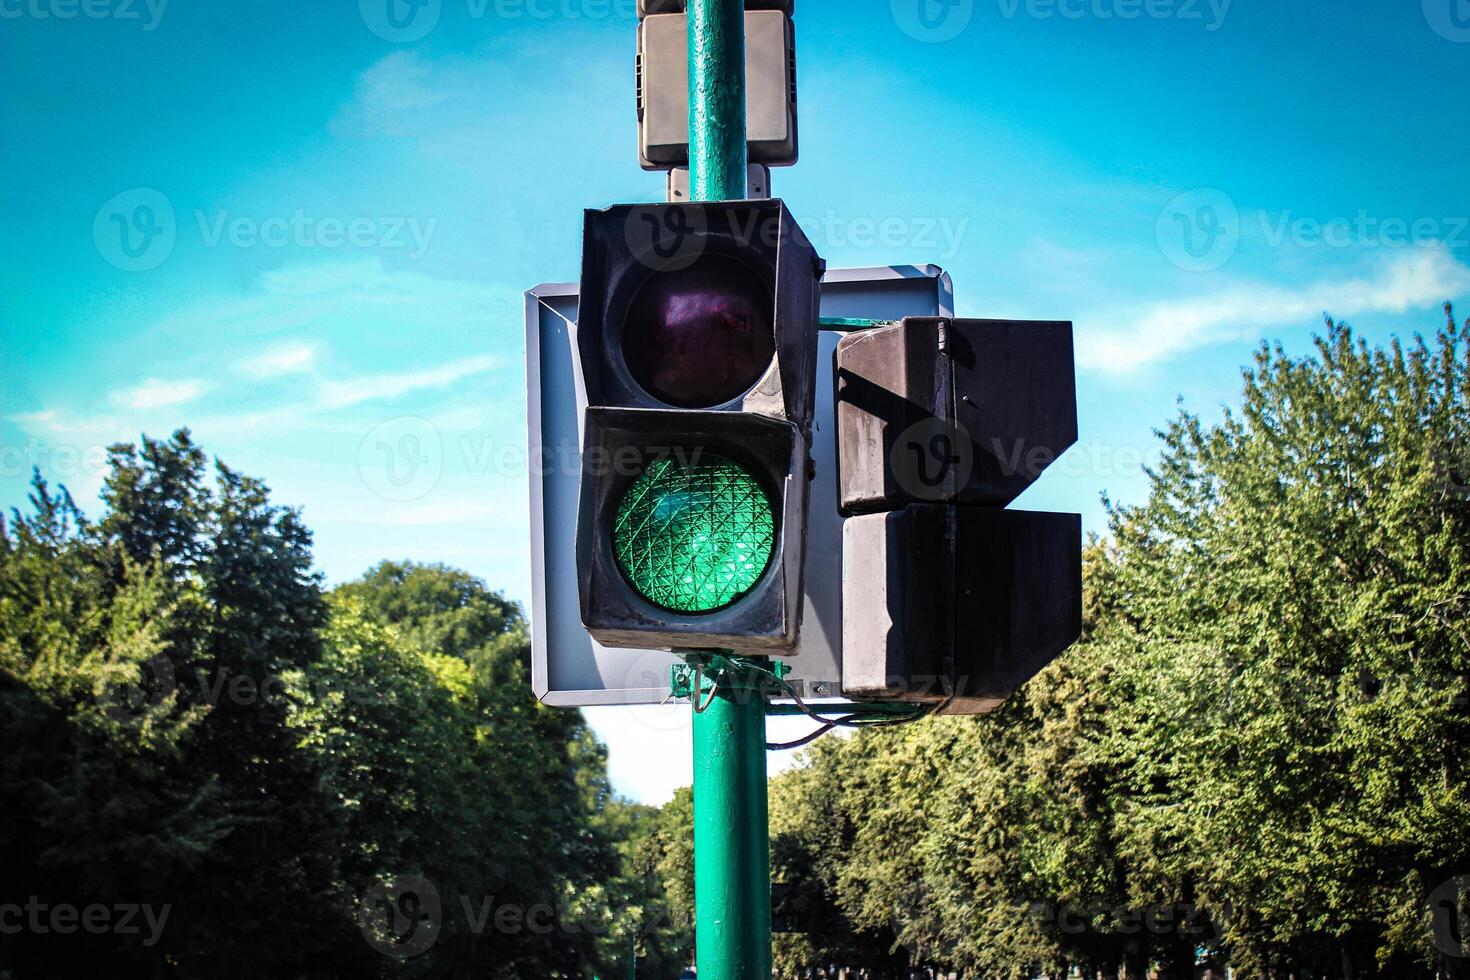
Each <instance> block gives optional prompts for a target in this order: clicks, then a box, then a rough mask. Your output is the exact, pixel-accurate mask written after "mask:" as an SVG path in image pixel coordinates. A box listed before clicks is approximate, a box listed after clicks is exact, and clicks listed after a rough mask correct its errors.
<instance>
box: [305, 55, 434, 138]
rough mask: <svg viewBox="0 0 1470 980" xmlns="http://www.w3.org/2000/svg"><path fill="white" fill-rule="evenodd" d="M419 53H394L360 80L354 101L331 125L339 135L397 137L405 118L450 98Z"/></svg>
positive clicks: (359, 77)
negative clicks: (440, 87)
mask: <svg viewBox="0 0 1470 980" xmlns="http://www.w3.org/2000/svg"><path fill="white" fill-rule="evenodd" d="M434 75H435V70H434V69H432V68H431V67H430V66H428V65H426V64H424V62H423V61H422V60H421V59H420V58H419V56H418V54H417V53H416V52H412V51H395V52H394V53H392V54H390V55H388V56H387V57H385V58H383V59H382V60H381V61H379V62H378V63H377V64H374V65H373V66H371V67H370V68H368V69H367V70H366V71H364V72H363V73H362V74H361V75H359V76H358V77H357V88H356V90H355V91H354V92H353V96H352V101H351V102H349V103H348V104H347V105H346V106H344V107H343V108H342V109H341V111H340V112H339V113H338V115H337V117H336V118H335V119H333V120H332V122H331V127H330V128H331V130H332V131H333V133H334V134H338V135H351V134H357V135H364V136H375V135H397V134H398V132H399V130H400V126H399V122H400V121H401V120H402V119H403V118H404V117H405V116H413V115H417V114H421V113H422V112H423V110H425V109H429V108H432V107H433V106H435V105H438V104H439V103H441V102H443V101H445V100H446V99H447V98H449V95H448V93H446V92H444V91H442V90H440V89H439V88H437V87H436V86H437V84H438V83H437V82H436V80H435V78H434Z"/></svg>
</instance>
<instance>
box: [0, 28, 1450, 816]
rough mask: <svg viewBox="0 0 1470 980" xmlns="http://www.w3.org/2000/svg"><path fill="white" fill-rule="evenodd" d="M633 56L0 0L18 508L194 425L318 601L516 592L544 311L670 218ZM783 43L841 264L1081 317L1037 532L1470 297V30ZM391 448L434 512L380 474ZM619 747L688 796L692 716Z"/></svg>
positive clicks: (11, 436)
mask: <svg viewBox="0 0 1470 980" xmlns="http://www.w3.org/2000/svg"><path fill="white" fill-rule="evenodd" d="M389 4H393V5H394V6H393V8H392V9H393V12H394V13H395V14H396V15H397V16H396V20H390V19H389V17H388V13H389V11H390V8H389ZM921 4H922V5H923V6H921ZM921 14H923V16H922V17H921V16H920V15H921ZM395 23H396V24H398V25H401V26H398V27H395V26H394V24H395ZM634 25H635V21H634V18H633V15H632V0H422V2H421V3H420V4H419V6H416V7H415V6H410V5H409V2H408V0H361V2H360V3H359V2H354V0H332V2H322V3H309V4H307V3H287V2H284V0H262V2H257V3H249V4H222V3H200V2H199V0H151V2H145V0H0V38H3V41H0V59H3V62H0V63H3V71H4V77H5V79H6V84H5V86H4V87H3V89H0V175H3V180H0V227H3V228H4V231H5V233H4V234H3V235H0V260H3V265H4V268H5V269H6V271H7V275H5V277H4V279H3V281H0V354H3V368H0V504H4V505H6V506H7V507H8V506H12V505H17V504H20V503H21V502H22V501H23V500H24V492H25V484H26V481H27V479H28V475H29V472H30V468H31V466H32V465H37V466H39V467H40V468H41V470H42V471H43V473H45V474H46V475H47V476H48V477H50V478H52V479H54V480H57V481H60V482H64V483H66V484H68V485H69V486H71V487H72V489H73V490H74V492H75V493H76V494H77V496H78V499H79V500H81V501H82V502H83V504H84V506H91V507H94V508H95V499H96V492H97V490H98V487H99V486H100V482H101V478H102V469H101V466H100V461H101V456H102V447H105V446H106V445H107V444H109V443H111V442H114V441H117V440H119V439H136V438H137V436H138V434H139V433H141V432H148V433H150V434H164V433H166V432H167V431H169V430H171V429H173V428H175V427H177V426H179V425H189V426H190V427H192V428H193V429H194V431H195V434H196V436H197V437H198V438H199V440H200V441H201V442H202V443H203V444H204V446H205V447H206V448H207V449H208V450H209V451H210V452H212V453H215V454H217V455H219V456H220V457H221V458H223V459H225V460H226V461H228V462H229V463H230V464H231V465H233V466H235V467H237V468H241V469H244V470H246V471H247V472H250V473H252V474H255V475H258V476H261V477H263V478H264V479H265V480H266V481H267V482H268V483H269V484H270V485H271V487H273V488H274V491H275V494H276V497H277V499H278V500H280V501H282V502H286V503H291V504H297V505H301V506H302V507H304V509H305V513H306V517H307V520H308V522H309V523H310V525H311V526H312V527H313V528H314V529H315V531H316V553H317V558H318V562H319V564H320V566H321V568H322V569H323V571H324V572H325V573H326V575H327V577H328V579H329V580H331V581H341V580H345V579H349V578H352V577H354V576H356V575H358V574H360V573H361V572H362V571H363V570H364V569H366V568H367V567H368V566H369V565H371V564H373V563H374V562H376V561H378V560H380V559H382V558H388V557H392V558H413V559H418V560H425V561H431V560H432V561H445V562H449V563H451V564H455V565H459V566H462V567H465V568H467V569H470V570H471V571H473V572H475V573H476V574H479V575H481V576H483V577H484V578H485V579H486V580H488V581H489V582H490V583H491V584H492V585H494V586H495V587H497V588H502V589H504V590H505V591H506V592H507V593H508V594H510V595H511V596H514V597H516V598H519V599H525V598H526V597H528V595H529V588H528V575H529V550H528V545H527V540H528V535H529V528H528V519H527V494H526V478H525V473H524V466H523V464H521V463H520V459H522V458H523V457H522V455H521V454H522V453H523V452H524V441H525V412H524V397H525V395H524V380H523V354H524V352H523V344H522V340H521V335H522V325H521V312H522V307H521V292H522V290H524V289H526V288H527V287H529V286H532V285H534V284H536V283H538V282H542V281H564V280H570V279H574V278H575V277H576V274H577V267H578V250H579V241H578V239H579V233H580V211H581V209H582V208H584V207H600V206H605V205H608V204H613V203H618V202H624V201H648V200H656V199H658V198H659V196H660V194H661V190H662V177H661V175H658V174H649V173H645V172H642V171H640V170H639V169H638V167H637V163H636V153H635V121H634V111H633V109H634V105H633V91H632V78H633V47H634ZM796 25H797V38H798V68H799V76H798V82H799V93H800V95H799V98H800V119H801V139H802V144H801V153H802V159H801V162H800V164H799V165H798V166H796V167H795V168H791V169H783V170H778V171H776V172H775V174H774V175H773V185H774V190H775V193H776V194H777V195H778V196H781V197H783V198H785V199H786V200H787V202H788V204H789V205H790V206H791V209H792V210H793V212H794V213H795V214H796V215H797V216H798V217H799V218H800V219H801V220H802V222H803V224H804V225H805V226H806V227H807V228H808V231H809V232H810V234H811V236H812V238H813V240H814V242H815V243H816V244H817V246H818V248H819V250H820V251H821V252H822V254H823V255H824V257H825V258H826V259H827V260H828V262H829V264H831V265H833V266H863V265H880V264H887V263H917V262H930V263H934V264H937V265H940V266H943V267H944V268H946V269H947V270H949V272H950V274H951V275H952V276H953V279H954V283H955V292H956V300H957V307H958V309H959V312H960V313H961V314H962V315H975V316H993V317H1012V316H1014V317H1035V318H1047V319H1071V320H1073V321H1074V322H1075V324H1076V340H1077V353H1078V368H1079V375H1078V385H1079V411H1080V415H1081V429H1082V439H1081V442H1080V444H1079V446H1078V447H1077V448H1076V449H1074V450H1073V451H1072V453H1071V454H1069V455H1068V456H1067V457H1064V458H1063V459H1062V460H1061V461H1059V462H1058V463H1057V464H1056V466H1055V467H1054V468H1053V470H1052V471H1051V472H1050V473H1049V474H1048V477H1047V479H1046V480H1045V481H1044V482H1043V483H1042V484H1039V485H1038V486H1036V487H1034V488H1033V489H1032V490H1031V491H1030V492H1028V494H1027V495H1026V496H1025V497H1024V498H1022V500H1021V501H1020V502H1019V505H1020V506H1023V507H1031V508H1035V509H1055V510H1075V511H1081V512H1082V513H1083V514H1084V521H1085V524H1086V526H1087V528H1088V529H1089V530H1102V527H1103V521H1102V510H1101V507H1100V505H1099V503H1098V501H1099V496H1100V494H1102V493H1103V492H1107V493H1108V494H1109V495H1111V496H1112V497H1113V498H1114V499H1116V500H1120V501H1123V502H1128V501H1134V500H1137V499H1139V497H1140V495H1141V493H1142V492H1143V487H1144V483H1143V479H1142V476H1141V472H1140V466H1141V464H1142V463H1143V462H1144V461H1146V460H1147V459H1148V457H1149V455H1150V454H1151V453H1152V452H1153V451H1154V449H1155V442H1154V439H1153V436H1152V430H1153V428H1154V427H1156V426H1157V425H1159V424H1160V423H1161V422H1162V421H1163V420H1165V419H1166V418H1167V417H1168V416H1169V415H1170V414H1171V413H1172V412H1173V411H1174V406H1175V401H1176V398H1179V397H1181V396H1182V397H1183V399H1184V401H1185V403H1186V404H1187V405H1188V406H1189V407H1191V408H1193V409H1197V410H1200V411H1202V412H1204V413H1205V414H1207V415H1208V414H1212V413H1214V412H1216V411H1218V409H1219V406H1221V405H1222V404H1228V403H1230V402H1232V401H1233V400H1234V399H1235V397H1236V393H1237V391H1238V368H1239V367H1240V366H1241V365H1242V364H1245V363H1246V362H1247V361H1248V360H1249V357H1250V352H1251V349H1252V347H1253V346H1254V345H1255V344H1256V343H1257V342H1258V341H1259V340H1260V339H1261V338H1263V337H1270V338H1280V339H1281V340H1282V341H1283V342H1284V343H1285V344H1286V346H1287V347H1288V349H1290V350H1298V351H1299V350H1303V349H1304V348H1305V346H1306V345H1307V343H1308V342H1309V338H1310V334H1311V332H1312V331H1313V330H1314V329H1316V328H1318V327H1319V326H1320V318H1321V315H1322V314H1323V313H1324V312H1331V313H1333V314H1334V315H1336V316H1338V317H1341V318H1345V319H1348V320H1349V321H1351V322H1353V323H1354V324H1355V325H1357V326H1358V327H1360V328H1361V329H1363V330H1364V332H1365V333H1367V334H1368V335H1369V336H1370V337H1372V338H1375V339H1382V338H1385V337H1387V336H1388V335H1390V334H1392V333H1399V334H1407V333H1410V332H1412V331H1415V330H1425V331H1427V330H1432V329H1433V328H1434V327H1435V326H1436V325H1437V324H1438V323H1439V322H1440V320H1441V315H1440V313H1439V312H1438V310H1439V306H1440V304H1441V303H1442V302H1443V301H1445V300H1456V299H1464V298H1466V294H1467V291H1470V197H1467V195H1466V193H1465V188H1466V187H1467V183H1470V182H1467V172H1466V171H1467V161H1470V126H1467V122H1470V119H1467V116H1470V108H1467V103H1466V101H1465V99H1464V90H1465V77H1466V70H1467V67H1470V2H1467V0H1422V2H1420V0H1405V2H1400V3H1393V4H1383V3H1370V2H1367V0H1348V2H1331V3H1329V2H1326V0H1300V2H1295V3H1283V2H1280V0H1229V2H1227V0H892V2H891V3H890V2H887V0H865V2H862V3H856V2H846V3H843V2H838V0H801V2H800V3H799V4H798V5H797V11H796ZM124 232H126V238H125V237H124ZM1462 305H1464V306H1466V307H1467V308H1470V303H1465V304H1462ZM1467 311H1470V310H1467ZM412 420H425V421H427V423H428V425H427V426H425V425H423V424H422V423H420V422H417V421H412ZM385 435H386V436H389V437H391V438H392V439H395V440H396V439H400V438H402V437H404V436H409V437H414V438H419V440H420V441H419V443H418V444H417V445H419V446H420V447H421V448H423V449H424V450H425V452H428V453H429V454H430V456H431V457H432V458H433V460H434V461H435V463H434V466H433V467H432V468H431V469H432V475H433V479H432V481H431V482H429V483H418V484H414V485H413V486H410V487H408V488H406V489H405V488H404V487H402V486H399V485H398V484H396V483H395V482H394V481H393V480H392V479H390V478H389V477H390V476H391V475H392V474H391V473H389V472H387V471H385V461H384V460H382V459H377V458H375V457H374V449H373V447H374V446H375V445H376V444H377V442H379V441H382V438H383V437H384V436H385ZM591 717H592V721H593V723H594V725H596V726H597V727H598V730H599V731H600V732H601V733H602V734H603V736H604V737H605V738H606V739H607V740H608V742H609V745H610V746H611V749H612V755H613V760H612V762H613V768H612V771H613V777H614V780H615V782H616V784H617V785H618V786H619V788H620V789H622V790H624V791H625V792H628V793H630V794H633V795H635V796H638V797H640V798H645V799H650V800H658V799H661V798H663V797H664V796H666V795H667V793H668V792H669V791H670V790H671V788H672V787H673V786H675V785H678V784H679V783H681V782H685V781H687V778H688V775H687V774H688V756H687V745H686V740H684V739H682V738H669V737H668V734H669V732H670V731H673V730H677V729H678V728H679V726H680V725H681V724H682V718H676V717H673V716H670V715H669V714H668V713H667V712H665V713H664V714H662V715H658V714H655V713H650V712H642V713H639V712H631V711H628V710H626V709H601V710H599V711H596V712H592V713H591Z"/></svg>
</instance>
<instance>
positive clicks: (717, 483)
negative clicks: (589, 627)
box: [613, 453, 776, 613]
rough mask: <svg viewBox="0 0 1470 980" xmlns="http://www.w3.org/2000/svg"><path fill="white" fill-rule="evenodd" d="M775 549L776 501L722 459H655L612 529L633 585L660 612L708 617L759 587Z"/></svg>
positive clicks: (616, 548)
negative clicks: (773, 508) (662, 610)
mask: <svg viewBox="0 0 1470 980" xmlns="http://www.w3.org/2000/svg"><path fill="white" fill-rule="evenodd" d="M775 544H776V519H775V515H774V513H773V512H772V510H771V501H770V499H769V498H768V497H767V496H766V492H765V490H764V489H762V488H761V485H760V483H759V482H758V481H757V480H756V478H755V476H754V475H752V474H751V472H750V471H749V470H747V469H746V468H745V467H743V466H741V465H740V464H739V463H735V462H733V461H731V460H728V459H726V458H724V457H723V456H715V455H711V454H710V453H697V454H691V455H690V457H689V458H687V459H678V458H675V457H664V458H662V459H658V460H655V461H654V462H653V463H652V464H650V465H649V467H648V468H647V469H646V470H644V471H643V473H642V474H641V475H640V476H639V477H638V479H636V480H634V481H633V483H632V484H630V485H629V487H628V489H627V490H626V491H625V492H624V493H623V497H622V500H621V501H619V502H618V510H617V517H616V518H615V520H614V523H613V553H614V554H615V555H616V557H617V560H618V564H619V565H620V566H621V567H622V570H623V574H624V575H625V576H626V577H627V579H628V583H629V584H630V585H632V586H633V588H634V589H635V590H636V591H637V592H638V594H639V595H641V596H642V597H643V598H645V599H647V600H648V601H649V602H651V603H653V604H654V605H655V606H658V607H659V608H661V609H667V610H670V611H672V612H681V613H707V612H714V611H715V610H717V609H723V608H725V607H726V606H729V605H730V604H732V603H734V602H736V601H737V600H739V599H740V597H741V596H743V595H745V594H746V593H747V592H749V591H750V590H751V589H752V588H754V587H755V584H756V582H758V581H760V577H761V575H763V574H764V573H765V570H766V566H767V565H768V564H770V561H771V554H772V552H773V551H774V550H775Z"/></svg>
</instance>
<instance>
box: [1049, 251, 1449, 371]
mask: <svg viewBox="0 0 1470 980" xmlns="http://www.w3.org/2000/svg"><path fill="white" fill-rule="evenodd" d="M1466 288H1470V267H1467V266H1465V265H1462V264H1461V263H1459V262H1457V261H1456V260H1455V258H1454V257H1453V256H1452V255H1451V254H1450V253H1449V251H1448V250H1445V249H1442V248H1425V249H1416V250H1414V251H1411V252H1403V253H1399V254H1396V255H1393V256H1389V257H1387V258H1386V259H1384V260H1383V261H1382V262H1381V264H1380V265H1379V267H1378V268H1377V269H1376V270H1375V273H1374V274H1372V275H1369V276H1363V277H1358V278H1348V279H1329V280H1322V281H1320V282H1317V283H1314V284H1310V285H1306V286H1303V287H1299V288H1290V287H1282V286H1273V285H1267V284H1263V283H1237V284H1233V285H1231V286H1228V287H1226V288H1224V289H1220V290H1217V291H1215V292H1212V293H1208V294H1205V295H1200V296H1195V297H1191V298H1188V299H1182V300H1165V301H1163V302H1158V303H1151V304H1147V305H1143V306H1136V307H1130V308H1122V309H1114V310H1110V311H1104V312H1101V313H1098V314H1094V315H1092V316H1087V317H1079V318H1078V320H1077V323H1078V330H1077V355H1078V363H1079V365H1080V366H1082V367H1084V368H1094V369H1097V370H1101V371H1112V372H1124V371H1131V370H1134V369H1137V368H1140V367H1143V366H1145V365H1148V364H1153V363H1156V362H1159V361H1163V360H1167V359H1168V358H1171V357H1174V356H1176V355H1178V354H1182V353H1184V352H1186V351H1190V350H1194V349H1195V348H1198V347H1204V346H1207V345H1209V344H1216V343H1222V342H1226V341H1231V340H1239V339H1241V338H1245V337H1256V336H1259V335H1260V334H1261V332H1262V330H1263V328H1266V327H1273V326H1281V325H1283V324H1293V323H1300V322H1303V321H1306V320H1310V319H1312V318H1314V317H1317V316H1321V315H1322V314H1323V313H1330V314H1331V315H1332V316H1334V317H1341V318H1350V317H1354V316H1359V315H1362V314H1366V313H1404V312H1407V311H1408V310H1411V309H1416V308H1420V307H1428V306H1435V305H1438V304H1439V303H1441V302H1443V301H1445V300H1448V299H1453V298H1454V296H1455V294H1456V293H1459V292H1461V291H1463V290H1465V289H1466Z"/></svg>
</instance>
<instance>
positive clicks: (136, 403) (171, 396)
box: [111, 378, 210, 411]
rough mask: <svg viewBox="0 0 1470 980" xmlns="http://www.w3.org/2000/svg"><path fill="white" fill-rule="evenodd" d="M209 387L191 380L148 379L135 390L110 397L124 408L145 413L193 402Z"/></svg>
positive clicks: (114, 393)
mask: <svg viewBox="0 0 1470 980" xmlns="http://www.w3.org/2000/svg"><path fill="white" fill-rule="evenodd" d="M209 387H210V386H209V385H208V384H207V383H206V382H204V381H199V380H197V379H193V378H187V379H180V380H177V381H167V380H164V379H162V378H149V379H148V380H147V381H144V382H143V383H142V384H141V385H138V386H137V387H136V388H128V389H125V390H122V391H115V392H113V393H112V396H111V397H112V400H113V401H114V402H116V403H117V404H119V405H121V406H123V407H124V408H133V409H138V410H142V411H146V410H147V409H150V408H164V407H167V406H169V405H182V404H184V403H185V402H191V401H194V400H195V399H196V398H198V397H199V396H200V395H202V394H204V393H205V392H206V391H208V390H209Z"/></svg>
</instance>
